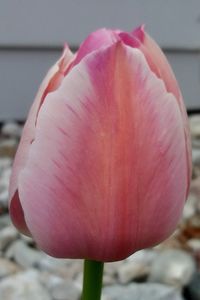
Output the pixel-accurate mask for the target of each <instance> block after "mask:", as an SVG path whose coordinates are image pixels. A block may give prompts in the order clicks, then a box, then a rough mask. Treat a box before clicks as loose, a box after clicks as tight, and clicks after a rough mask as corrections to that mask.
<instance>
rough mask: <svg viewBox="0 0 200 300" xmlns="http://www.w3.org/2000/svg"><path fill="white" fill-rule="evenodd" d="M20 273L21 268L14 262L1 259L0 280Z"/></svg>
mask: <svg viewBox="0 0 200 300" xmlns="http://www.w3.org/2000/svg"><path fill="white" fill-rule="evenodd" d="M18 271H20V268H19V267H18V266H17V265H16V264H15V263H13V262H11V261H9V260H7V259H4V258H0V279H2V278H4V277H6V276H9V275H12V274H14V273H16V272H18Z"/></svg>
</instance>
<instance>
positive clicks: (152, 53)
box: [132, 25, 192, 195]
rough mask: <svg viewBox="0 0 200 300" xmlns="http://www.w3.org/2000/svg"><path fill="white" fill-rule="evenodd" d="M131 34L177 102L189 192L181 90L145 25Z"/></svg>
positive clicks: (188, 141)
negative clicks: (180, 116)
mask: <svg viewBox="0 0 200 300" xmlns="http://www.w3.org/2000/svg"><path fill="white" fill-rule="evenodd" d="M132 36H133V37H134V38H137V39H138V41H140V45H139V46H138V48H139V49H140V50H141V51H142V52H143V54H144V55H145V58H146V60H147V62H148V64H149V66H150V68H151V70H152V71H153V72H154V73H155V74H156V76H158V77H159V78H161V79H162V80H163V81H164V83H165V86H166V89H167V91H168V92H170V93H172V94H174V96H175V97H176V101H177V102H178V105H179V108H180V111H181V114H182V116H183V119H184V127H185V143H186V152H185V155H186V158H187V164H188V180H187V181H188V183H187V192H186V193H187V195H188V193H189V186H190V179H191V174H192V164H191V138H190V133H189V125H188V120H187V112H186V109H185V105H184V103H183V98H182V95H181V91H180V89H179V86H178V83H177V80H176V78H175V75H174V73H173V71H172V69H171V67H170V65H169V63H168V61H167V59H166V57H165V55H164V53H163V52H162V50H161V49H160V47H159V46H158V45H157V43H156V42H155V41H154V40H153V39H152V38H151V37H150V36H149V35H148V34H147V33H146V32H145V26H144V25H142V26H140V27H138V28H136V29H135V30H133V32H132Z"/></svg>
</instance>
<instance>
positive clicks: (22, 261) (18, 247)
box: [6, 240, 44, 268]
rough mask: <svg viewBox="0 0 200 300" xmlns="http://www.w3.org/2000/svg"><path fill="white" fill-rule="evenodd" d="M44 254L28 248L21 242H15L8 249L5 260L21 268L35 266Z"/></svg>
mask: <svg viewBox="0 0 200 300" xmlns="http://www.w3.org/2000/svg"><path fill="white" fill-rule="evenodd" d="M43 256H44V254H43V253H42V252H40V251H38V250H36V249H32V248H30V247H28V246H27V245H26V244H25V243H24V242H23V241H22V240H17V241H16V242H14V243H13V244H11V246H10V247H9V248H8V251H7V252H6V257H7V258H13V259H14V261H15V262H16V263H17V264H18V265H20V266H21V267H23V268H30V267H34V266H37V265H38V264H39V262H40V260H41V259H42V258H43Z"/></svg>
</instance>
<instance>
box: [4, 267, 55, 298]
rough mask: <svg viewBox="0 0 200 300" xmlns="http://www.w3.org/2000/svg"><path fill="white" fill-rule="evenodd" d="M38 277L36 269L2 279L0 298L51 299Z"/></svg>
mask: <svg viewBox="0 0 200 300" xmlns="http://www.w3.org/2000/svg"><path fill="white" fill-rule="evenodd" d="M38 278H39V272H38V271H36V270H29V271H26V272H23V273H18V274H16V275H12V276H10V277H7V278H5V279H3V280H2V281H1V282H0V299H3V300H36V299H37V300H51V297H50V295H49V293H48V292H47V291H46V290H45V288H44V287H43V286H42V284H41V283H40V282H39V280H38Z"/></svg>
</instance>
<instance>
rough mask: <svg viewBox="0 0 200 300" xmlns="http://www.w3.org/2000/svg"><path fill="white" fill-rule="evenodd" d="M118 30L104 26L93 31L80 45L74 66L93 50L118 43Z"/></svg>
mask: <svg viewBox="0 0 200 300" xmlns="http://www.w3.org/2000/svg"><path fill="white" fill-rule="evenodd" d="M118 32H119V31H114V30H110V29H106V28H102V29H99V30H97V31H95V32H93V33H91V34H90V35H89V36H88V37H87V38H86V39H85V41H84V42H83V43H82V44H81V45H80V48H79V50H78V52H77V56H76V58H75V60H74V62H73V64H72V66H74V65H76V64H78V63H79V62H80V61H81V60H82V59H83V57H85V56H86V55H88V54H89V53H91V52H92V51H95V50H98V49H100V48H102V47H106V46H109V45H112V44H114V43H116V42H117V41H118V40H119V38H118Z"/></svg>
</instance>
